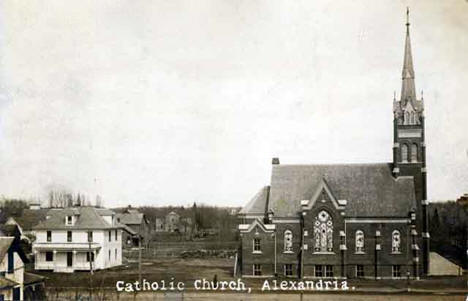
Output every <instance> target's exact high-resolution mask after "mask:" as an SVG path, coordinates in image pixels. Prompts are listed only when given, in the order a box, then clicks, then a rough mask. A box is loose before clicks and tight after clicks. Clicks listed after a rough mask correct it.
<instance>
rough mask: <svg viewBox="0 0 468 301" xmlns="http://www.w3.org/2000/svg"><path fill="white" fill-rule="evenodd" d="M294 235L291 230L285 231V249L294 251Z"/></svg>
mask: <svg viewBox="0 0 468 301" xmlns="http://www.w3.org/2000/svg"><path fill="white" fill-rule="evenodd" d="M292 237H293V234H292V232H291V230H286V231H284V251H285V252H292Z"/></svg>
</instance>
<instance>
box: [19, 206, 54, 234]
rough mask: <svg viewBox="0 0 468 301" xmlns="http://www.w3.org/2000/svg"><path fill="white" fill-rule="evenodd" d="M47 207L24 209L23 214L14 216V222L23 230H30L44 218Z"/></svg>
mask: <svg viewBox="0 0 468 301" xmlns="http://www.w3.org/2000/svg"><path fill="white" fill-rule="evenodd" d="M48 211H49V209H37V210H33V209H24V210H23V214H22V215H21V216H19V217H16V222H17V223H18V224H19V225H20V226H21V228H23V231H31V230H32V228H33V227H34V226H36V225H37V224H39V223H40V222H41V221H42V220H45V219H46V216H47V212H48Z"/></svg>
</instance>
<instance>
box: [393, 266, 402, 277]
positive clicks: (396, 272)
mask: <svg viewBox="0 0 468 301" xmlns="http://www.w3.org/2000/svg"><path fill="white" fill-rule="evenodd" d="M392 277H393V278H400V277H401V266H400V265H398V264H397V265H393V266H392Z"/></svg>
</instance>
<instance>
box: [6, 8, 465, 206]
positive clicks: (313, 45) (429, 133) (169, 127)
mask: <svg viewBox="0 0 468 301" xmlns="http://www.w3.org/2000/svg"><path fill="white" fill-rule="evenodd" d="M406 6H410V9H411V15H410V17H411V39H412V47H413V56H414V66H415V72H416V89H417V90H418V91H421V90H424V99H425V109H426V111H425V114H426V144H427V161H428V162H427V165H428V195H429V199H430V200H442V199H456V198H457V197H459V196H460V195H461V194H462V193H465V192H468V168H467V167H468V134H467V132H468V125H467V124H468V123H467V116H468V86H467V84H468V59H467V54H468V2H467V1H465V0H446V1H440V0H431V1H429V0H425V1H422V0H421V1H394V0H390V1H374V0H369V1H349V0H346V1H336V0H333V1H310V0H307V1H270V0H268V1H254V0H246V1H235V0H228V1H175V0H171V1H133V0H128V1H116V0H112V1H94V0H92V1H63V0H57V1H39V0H37V1H34V0H28V1H14V0H11V1H7V0H5V1H1V2H0V14H1V15H0V58H1V61H0V195H2V194H3V195H4V196H5V197H25V198H31V197H32V198H35V197H41V198H42V199H44V197H45V195H46V194H47V192H48V191H49V190H50V189H57V188H63V189H68V190H69V191H72V192H74V193H77V192H81V193H84V194H87V195H89V196H93V198H94V196H95V195H96V194H100V195H101V196H102V198H103V199H104V204H105V205H107V206H115V205H126V204H129V203H131V204H133V205H169V204H173V205H176V204H177V205H186V204H190V203H193V202H194V201H197V202H204V203H206V204H212V205H230V206H242V205H244V204H245V203H246V202H247V201H248V200H249V199H250V198H251V197H252V196H253V195H254V194H255V193H256V192H257V190H258V189H259V188H260V187H261V186H263V185H267V184H269V181H270V172H271V158H272V157H279V158H280V161H281V163H287V164H295V163H343V162H357V163H359V162H390V161H391V160H392V145H393V143H392V139H393V137H392V118H393V115H392V99H393V93H394V91H396V93H397V97H398V96H399V93H400V89H401V68H402V61H403V46H404V34H405V25H404V24H405V10H406ZM419 93H420V92H418V94H419Z"/></svg>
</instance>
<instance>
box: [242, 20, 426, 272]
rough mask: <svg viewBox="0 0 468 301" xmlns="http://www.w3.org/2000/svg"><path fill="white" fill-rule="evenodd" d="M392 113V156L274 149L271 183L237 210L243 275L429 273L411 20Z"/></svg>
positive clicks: (423, 152) (421, 130)
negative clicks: (383, 159)
mask: <svg viewBox="0 0 468 301" xmlns="http://www.w3.org/2000/svg"><path fill="white" fill-rule="evenodd" d="M407 14H408V13H407ZM393 114H394V119H393V137H394V143H393V162H390V163H371V164H330V165H322V164H319V165H314V164H312V165H282V164H280V162H279V159H276V158H275V159H273V166H272V175H271V184H270V185H269V186H265V187H263V188H262V189H261V190H260V191H259V192H258V193H257V195H255V196H254V198H253V199H252V200H251V201H250V202H249V203H248V204H247V205H246V206H245V207H244V208H243V209H242V210H241V211H240V213H239V217H240V220H241V223H240V225H239V231H240V236H241V247H240V251H239V260H238V271H239V272H240V273H241V274H242V275H243V276H267V277H268V276H279V275H284V276H290V277H300V278H302V277H310V278H314V277H317V278H328V277H330V278H372V279H392V278H407V277H411V278H419V277H420V276H422V275H425V274H427V272H428V267H429V233H428V216H427V205H428V202H427V192H426V146H425V143H424V102H423V99H417V98H416V92H415V83H414V70H413V59H412V54H411V43H410V34H409V22H408V21H407V23H406V42H405V53H404V62H403V73H402V88H401V96H400V100H396V99H394V102H393ZM389 134H390V133H389Z"/></svg>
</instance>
